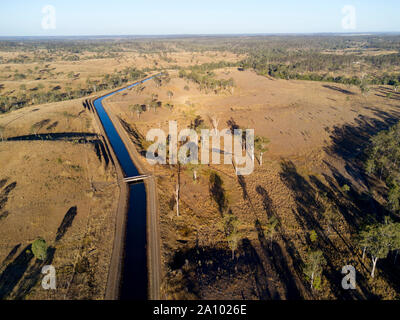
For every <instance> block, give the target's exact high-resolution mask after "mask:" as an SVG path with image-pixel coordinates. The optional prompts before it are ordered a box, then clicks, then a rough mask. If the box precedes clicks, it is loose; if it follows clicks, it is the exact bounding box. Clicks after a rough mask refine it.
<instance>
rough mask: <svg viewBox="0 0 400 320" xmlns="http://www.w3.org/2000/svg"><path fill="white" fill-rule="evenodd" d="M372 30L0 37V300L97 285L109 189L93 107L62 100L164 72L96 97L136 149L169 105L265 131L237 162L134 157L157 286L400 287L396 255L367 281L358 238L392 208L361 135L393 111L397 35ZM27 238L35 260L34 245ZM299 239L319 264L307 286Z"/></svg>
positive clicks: (74, 292)
mask: <svg viewBox="0 0 400 320" xmlns="http://www.w3.org/2000/svg"><path fill="white" fill-rule="evenodd" d="M384 40H385V41H381V39H380V38H379V37H378V36H377V37H375V36H371V37H367V36H359V37H348V38H347V37H310V38H308V37H301V36H299V37H287V38H286V37H267V38H262V37H238V38H232V39H225V38H199V39H158V40H154V41H152V40H148V41H146V40H137V41H134V40H121V39H115V40H113V41H111V40H110V41H106V40H104V41H100V40H99V41H81V42H68V41H66V42H54V43H51V42H50V43H40V42H39V43H36V42H32V43H30V44H29V46H25V47H24V46H22V45H20V44H18V43H11V44H10V43H8V42H0V92H1V99H0V111H1V112H2V113H4V114H2V115H0V235H1V236H0V244H1V245H0V263H1V264H0V299H15V298H19V299H21V298H25V299H38V298H47V299H54V298H56V299H65V298H66V299H101V298H103V297H104V292H105V285H106V279H107V273H108V268H109V263H110V257H111V248H112V244H113V234H114V228H115V212H116V205H117V199H118V193H119V190H118V188H117V184H116V175H115V171H114V170H115V169H114V168H113V165H112V163H110V162H109V159H108V157H107V156H106V153H105V152H104V151H103V146H102V144H101V139H100V137H99V135H98V133H99V130H98V128H96V125H95V122H94V121H93V118H92V115H91V114H89V113H87V111H85V109H84V108H83V107H82V101H81V100H79V99H75V100H72V98H76V97H83V96H87V95H93V94H100V92H106V91H109V90H110V89H112V88H115V87H118V86H122V85H124V84H126V83H130V82H132V81H133V80H135V79H138V78H140V77H141V76H143V75H144V74H149V73H153V72H154V73H155V72H156V71H163V72H164V74H165V76H164V77H163V78H162V80H161V83H160V82H159V81H157V80H156V81H153V80H152V81H148V82H146V83H145V84H143V85H142V86H138V87H135V88H133V89H131V90H128V91H125V92H123V93H120V94H117V95H115V96H113V97H111V98H110V99H108V100H107V101H106V102H105V103H104V104H105V107H106V108H107V110H108V111H109V112H113V113H114V114H115V115H117V116H118V117H119V119H120V120H121V122H122V123H123V126H124V127H125V129H126V130H127V132H128V133H129V134H130V136H131V139H132V143H134V144H135V145H136V147H137V149H138V151H139V152H141V153H143V151H144V150H146V148H147V146H148V145H149V144H150V142H148V141H146V140H145V136H146V133H147V132H148V130H150V129H152V128H162V129H164V131H165V132H168V121H170V120H176V121H177V122H178V125H179V129H184V128H188V127H191V128H195V129H197V130H199V129H201V128H210V129H212V128H214V127H215V126H216V125H217V127H218V129H219V130H221V129H223V128H230V129H234V128H242V129H246V128H252V129H255V134H256V136H257V137H258V138H259V139H261V140H262V141H266V139H268V140H269V143H268V146H267V147H268V151H266V152H264V155H263V161H262V163H261V161H260V152H259V151H260V150H258V152H257V153H256V161H255V171H254V173H253V174H251V175H249V176H243V177H241V176H237V175H236V174H235V170H234V168H233V166H232V165H197V166H195V165H186V166H184V165H182V166H179V167H178V166H169V165H163V166H161V165H157V166H150V165H149V164H148V163H147V162H146V160H145V158H144V157H143V159H142V160H143V164H144V165H145V166H146V170H147V171H149V172H152V173H153V174H154V175H155V176H156V177H157V188H158V193H159V195H158V197H159V201H160V203H159V208H160V230H161V239H162V252H161V253H162V266H163V267H162V269H163V270H162V271H163V275H162V276H163V283H162V288H161V289H162V295H163V298H167V299H180V298H182V299H197V298H200V299H372V298H380V299H398V298H399V293H400V279H399V278H398V274H399V267H398V263H397V264H394V263H393V259H394V255H389V257H388V258H387V259H382V261H380V262H379V265H378V271H377V274H376V277H375V279H372V278H371V277H370V275H369V272H370V266H371V259H370V257H365V258H364V259H363V258H362V250H361V248H360V247H359V246H358V244H357V241H356V235H357V233H358V232H359V229H360V227H361V226H362V225H364V224H365V223H367V222H368V219H369V218H370V217H371V216H376V217H380V218H382V217H385V216H388V215H390V216H391V217H392V218H393V219H394V220H395V221H398V220H399V216H398V212H397V213H389V212H388V211H387V209H386V198H387V187H386V185H385V184H384V183H382V181H379V179H376V178H374V177H373V176H370V175H367V174H366V173H365V170H364V165H363V162H364V160H365V154H364V150H365V148H366V146H368V142H369V139H370V138H371V136H373V135H374V134H376V133H377V132H379V131H380V130H382V129H386V128H388V127H389V126H391V125H393V124H395V123H396V122H397V121H398V119H399V118H400V114H399V110H398V107H399V105H398V101H399V100H400V96H399V93H398V92H397V86H398V81H400V77H399V73H398V72H399V65H400V64H399V61H400V60H399V55H398V52H399V41H398V38H397V37H391V36H388V37H386V38H385V39H384ZM227 66H228V67H227ZM183 71H184V72H183ZM167 74H168V75H167ZM296 79H297V80H296ZM305 79H308V80H322V81H301V80H305ZM39 93H42V95H36V96H35V94H39ZM38 97H39V98H40V99H39V98H38ZM38 99H39V100H38ZM60 100H63V101H61V102H57V103H55V102H54V101H60ZM64 100H65V101H64ZM45 102H49V103H48V104H43V103H45ZM195 173H196V174H195ZM178 181H179V182H180V202H179V203H180V215H179V216H177V213H176V201H175V192H176V184H177V183H178ZM38 237H42V238H43V239H45V240H46V242H47V243H48V245H49V246H50V251H49V253H50V255H49V257H48V261H45V262H40V261H38V260H35V258H34V257H33V254H32V252H31V248H30V245H31V244H32V242H33V241H34V240H35V239H37V238H38ZM310 250H319V252H322V255H323V257H324V260H325V261H326V263H325V264H324V266H323V268H322V271H321V274H320V275H319V278H318V283H316V284H315V286H314V288H313V289H311V288H310V283H309V282H310V279H309V278H308V277H307V275H306V274H305V273H307V271H306V270H307V260H308V259H309V258H310V255H309V252H310ZM49 262H51V263H52V264H53V265H54V266H55V267H56V268H57V270H61V273H60V274H58V278H57V281H58V288H59V290H57V291H55V292H46V291H43V290H41V288H40V283H39V282H38V280H39V279H40V277H41V275H40V269H41V267H42V265H43V264H49ZM347 264H351V265H353V266H354V267H355V268H356V270H357V272H358V274H357V290H354V291H352V290H350V291H345V290H343V289H342V288H341V280H342V277H343V275H342V274H341V269H342V267H343V266H344V265H347Z"/></svg>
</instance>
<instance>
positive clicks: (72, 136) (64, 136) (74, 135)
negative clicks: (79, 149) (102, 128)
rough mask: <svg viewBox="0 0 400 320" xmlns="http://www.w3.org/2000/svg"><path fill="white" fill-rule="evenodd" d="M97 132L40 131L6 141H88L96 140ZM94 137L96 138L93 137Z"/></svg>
mask: <svg viewBox="0 0 400 320" xmlns="http://www.w3.org/2000/svg"><path fill="white" fill-rule="evenodd" d="M97 137H98V136H97V134H95V133H90V132H84V133H81V132H62V133H61V132H60V133H41V134H30V135H25V136H18V137H10V138H7V141H73V142H77V143H88V142H94V140H95V141H98V140H97ZM93 138H96V139H93Z"/></svg>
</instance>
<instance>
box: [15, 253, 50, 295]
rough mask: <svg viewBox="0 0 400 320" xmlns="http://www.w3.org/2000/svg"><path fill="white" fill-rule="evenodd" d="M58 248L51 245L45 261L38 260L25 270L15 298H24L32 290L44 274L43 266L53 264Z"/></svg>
mask: <svg viewBox="0 0 400 320" xmlns="http://www.w3.org/2000/svg"><path fill="white" fill-rule="evenodd" d="M55 252H56V249H55V248H53V247H49V248H48V249H47V257H46V259H45V260H44V261H41V260H37V259H36V261H35V263H34V264H33V265H31V266H30V267H29V269H28V270H27V271H26V272H25V275H24V277H23V279H22V281H21V282H20V283H19V285H18V288H17V291H16V293H15V295H14V296H13V299H15V300H22V299H25V297H26V296H27V295H28V294H29V293H30V292H31V290H32V289H33V288H34V287H35V286H36V284H37V283H38V282H39V280H40V278H41V276H42V268H43V267H44V266H48V265H51V264H52V262H53V259H54V254H55Z"/></svg>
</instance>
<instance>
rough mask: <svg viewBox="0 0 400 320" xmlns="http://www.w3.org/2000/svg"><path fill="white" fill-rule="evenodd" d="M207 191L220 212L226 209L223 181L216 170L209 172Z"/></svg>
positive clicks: (226, 202)
mask: <svg viewBox="0 0 400 320" xmlns="http://www.w3.org/2000/svg"><path fill="white" fill-rule="evenodd" d="M209 192H210V195H211V197H212V198H213V199H214V201H215V202H216V204H217V206H218V211H219V212H220V213H221V214H222V213H223V212H224V211H225V210H226V209H227V206H228V201H227V199H226V194H225V189H224V187H223V181H222V179H221V177H220V176H219V175H218V173H216V172H212V173H211V174H210V179H209Z"/></svg>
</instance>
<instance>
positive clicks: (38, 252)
mask: <svg viewBox="0 0 400 320" xmlns="http://www.w3.org/2000/svg"><path fill="white" fill-rule="evenodd" d="M47 248H48V247H47V244H46V241H45V240H44V239H42V238H38V239H36V240H35V241H34V242H33V243H32V252H33V255H34V256H35V258H36V259H38V260H42V261H44V260H46V258H47Z"/></svg>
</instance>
